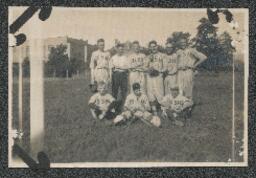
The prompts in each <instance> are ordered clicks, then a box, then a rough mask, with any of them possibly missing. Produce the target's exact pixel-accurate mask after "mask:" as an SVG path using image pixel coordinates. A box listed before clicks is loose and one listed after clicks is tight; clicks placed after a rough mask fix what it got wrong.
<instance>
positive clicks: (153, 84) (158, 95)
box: [147, 75, 164, 102]
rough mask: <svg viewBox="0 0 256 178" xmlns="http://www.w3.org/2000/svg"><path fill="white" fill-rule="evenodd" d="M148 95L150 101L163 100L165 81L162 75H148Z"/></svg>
mask: <svg viewBox="0 0 256 178" xmlns="http://www.w3.org/2000/svg"><path fill="white" fill-rule="evenodd" d="M147 95H148V99H149V101H150V102H154V101H158V102H160V101H162V98H163V96H164V81H163V77H162V75H159V76H156V77H150V76H147Z"/></svg>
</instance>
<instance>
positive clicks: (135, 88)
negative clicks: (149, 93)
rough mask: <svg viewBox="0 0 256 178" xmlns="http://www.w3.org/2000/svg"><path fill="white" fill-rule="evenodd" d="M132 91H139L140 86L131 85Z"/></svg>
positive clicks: (137, 84)
mask: <svg viewBox="0 0 256 178" xmlns="http://www.w3.org/2000/svg"><path fill="white" fill-rule="evenodd" d="M132 89H133V90H138V89H140V84H139V83H134V84H132Z"/></svg>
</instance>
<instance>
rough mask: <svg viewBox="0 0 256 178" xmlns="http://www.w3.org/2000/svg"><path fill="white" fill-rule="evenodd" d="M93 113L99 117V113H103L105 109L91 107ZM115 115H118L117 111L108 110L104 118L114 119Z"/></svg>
mask: <svg viewBox="0 0 256 178" xmlns="http://www.w3.org/2000/svg"><path fill="white" fill-rule="evenodd" d="M91 113H92V114H93V115H95V116H96V117H97V118H98V117H99V115H101V114H102V113H103V111H102V110H99V109H91ZM115 116H116V112H112V111H107V112H106V114H105V117H104V118H105V119H114V117H115Z"/></svg>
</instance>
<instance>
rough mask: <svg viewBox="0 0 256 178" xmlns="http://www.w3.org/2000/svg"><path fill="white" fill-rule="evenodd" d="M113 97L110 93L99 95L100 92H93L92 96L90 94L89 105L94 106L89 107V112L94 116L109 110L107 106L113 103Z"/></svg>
mask: <svg viewBox="0 0 256 178" xmlns="http://www.w3.org/2000/svg"><path fill="white" fill-rule="evenodd" d="M114 101H115V99H114V98H113V96H111V95H110V94H108V93H106V94H104V95H101V94H100V93H95V94H94V95H93V96H91V98H90V100H89V106H90V105H92V106H94V107H91V113H92V115H93V116H94V117H95V116H96V117H98V116H99V115H100V114H102V113H107V112H109V106H110V105H111V103H113V102H114Z"/></svg>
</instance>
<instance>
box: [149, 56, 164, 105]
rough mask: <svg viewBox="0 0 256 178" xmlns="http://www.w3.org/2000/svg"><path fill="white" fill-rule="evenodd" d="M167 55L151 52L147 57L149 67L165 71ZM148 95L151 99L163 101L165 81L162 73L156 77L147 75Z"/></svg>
mask: <svg viewBox="0 0 256 178" xmlns="http://www.w3.org/2000/svg"><path fill="white" fill-rule="evenodd" d="M165 60H166V55H165V54H163V53H160V52H158V53H156V54H151V55H149V56H148V57H147V65H146V66H147V67H148V68H153V69H155V70H158V71H159V72H163V71H164V70H165V65H164V64H165V63H166V61H165ZM147 95H148V97H149V100H150V101H151V102H152V101H155V100H157V101H161V100H162V97H163V96H164V81H163V75H162V73H160V74H159V76H156V77H150V76H149V75H147Z"/></svg>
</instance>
